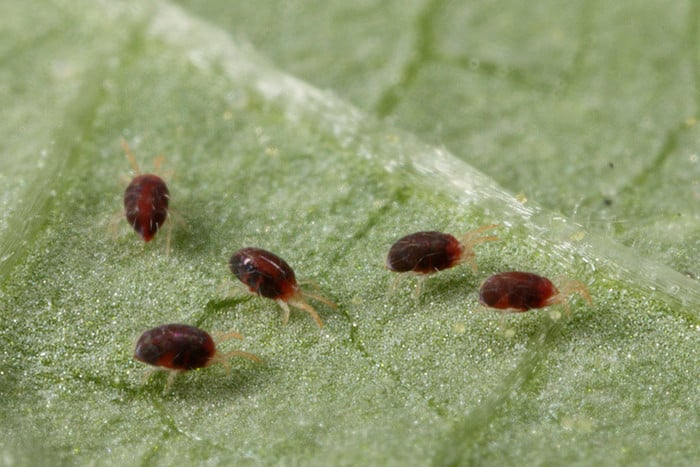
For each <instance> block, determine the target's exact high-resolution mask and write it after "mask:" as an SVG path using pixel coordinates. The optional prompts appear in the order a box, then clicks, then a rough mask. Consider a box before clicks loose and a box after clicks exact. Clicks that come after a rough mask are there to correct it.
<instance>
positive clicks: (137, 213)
mask: <svg viewBox="0 0 700 467" xmlns="http://www.w3.org/2000/svg"><path fill="white" fill-rule="evenodd" d="M169 201H170V193H169V192H168V187H167V186H166V184H165V182H164V181H163V179H162V178H160V177H158V176H157V175H153V174H144V175H137V176H136V177H134V179H133V180H132V181H131V183H129V186H127V187H126V191H125V192H124V212H125V214H126V220H127V222H129V225H131V226H132V227H133V228H134V230H135V231H136V233H138V234H139V235H141V238H143V240H144V241H146V242H148V241H151V240H152V239H153V237H154V236H155V235H156V233H157V232H158V229H160V226H161V225H163V223H164V222H165V220H166V219H167V217H168V202H169Z"/></svg>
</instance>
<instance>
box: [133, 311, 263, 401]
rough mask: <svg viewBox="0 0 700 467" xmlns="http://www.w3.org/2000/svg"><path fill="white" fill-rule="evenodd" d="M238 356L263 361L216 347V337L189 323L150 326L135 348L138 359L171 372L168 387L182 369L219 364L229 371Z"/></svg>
mask: <svg viewBox="0 0 700 467" xmlns="http://www.w3.org/2000/svg"><path fill="white" fill-rule="evenodd" d="M224 337H225V338H232V337H233V338H236V339H242V338H243V337H242V336H241V335H240V334H238V333H235V332H231V333H228V334H225V335H224ZM234 355H237V356H240V357H245V358H248V359H251V360H254V361H259V360H260V359H259V358H258V357H257V356H256V355H253V354H250V353H247V352H241V351H239V350H234V351H232V352H228V353H225V354H222V353H220V352H219V351H218V350H216V345H215V344H214V340H213V339H212V338H211V336H210V335H209V334H208V333H207V332H206V331H203V330H201V329H199V328H196V327H194V326H189V325H187V324H165V325H163V326H158V327H156V328H153V329H149V330H148V331H146V332H144V333H143V334H141V337H140V338H139V340H138V342H137V343H136V349H135V350H134V358H135V359H136V360H139V361H141V362H143V363H147V364H149V365H153V366H156V367H160V368H163V369H166V370H169V371H170V372H171V373H170V376H169V377H168V384H167V386H166V390H167V389H168V388H169V387H170V385H171V384H172V382H173V378H174V377H175V375H176V374H177V373H179V372H181V371H187V370H194V369H197V368H204V367H208V366H210V365H213V364H215V363H221V364H223V365H225V366H226V369H227V370H228V369H229V366H228V365H229V364H228V359H229V358H230V357H232V356H234ZM149 374H150V373H147V376H148V375H149Z"/></svg>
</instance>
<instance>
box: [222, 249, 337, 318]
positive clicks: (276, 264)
mask: <svg viewBox="0 0 700 467" xmlns="http://www.w3.org/2000/svg"><path fill="white" fill-rule="evenodd" d="M228 267H229V269H230V270H231V272H232V273H233V274H234V275H235V276H236V277H237V278H238V279H239V280H240V281H241V282H243V283H244V284H245V285H247V286H248V289H250V291H251V292H252V293H254V294H256V295H260V296H261V297H265V298H271V299H273V300H275V301H276V302H277V303H278V304H279V306H280V307H282V310H283V311H284V314H283V316H282V324H287V321H288V320H289V305H291V306H293V307H295V308H299V309H300V310H303V311H305V312H307V313H308V314H310V315H311V317H312V318H313V319H314V321H316V324H317V325H318V327H319V328H322V327H323V322H322V321H321V318H320V317H319V316H318V313H316V310H315V309H314V308H313V307H312V306H311V305H309V304H308V303H307V302H306V300H304V296H308V297H311V298H314V299H316V300H319V301H321V302H323V303H325V304H326V305H329V306H331V307H335V304H334V303H333V302H330V301H328V300H327V299H325V298H324V297H321V296H318V295H312V294H309V293H308V292H303V291H302V290H301V289H300V288H299V284H297V280H296V277H295V276H294V271H293V270H292V268H291V267H290V266H289V264H287V262H286V261H285V260H283V259H282V258H280V257H279V256H277V255H276V254H274V253H270V252H269V251H267V250H263V249H261V248H242V249H240V250H238V251H237V252H235V253H234V254H233V255H232V256H231V259H230V260H229V262H228Z"/></svg>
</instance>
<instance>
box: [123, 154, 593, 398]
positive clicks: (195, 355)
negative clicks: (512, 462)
mask: <svg viewBox="0 0 700 467" xmlns="http://www.w3.org/2000/svg"><path fill="white" fill-rule="evenodd" d="M122 147H123V149H124V152H125V153H126V155H127V157H128V158H129V160H130V162H131V165H132V167H133V168H134V171H135V173H136V176H135V177H134V178H133V179H132V180H131V182H130V183H129V185H128V186H127V188H126V190H125V192H124V214H125V217H126V220H127V222H128V223H129V225H131V226H132V228H133V229H134V230H135V231H136V233H137V234H138V235H139V236H140V237H141V238H142V239H143V240H144V241H145V242H149V241H151V240H152V239H153V238H154V237H155V235H156V234H157V233H158V231H159V230H160V228H161V227H162V226H163V224H164V223H165V221H166V220H167V219H168V217H169V213H168V208H169V203H170V192H169V191H168V187H167V185H166V183H165V181H163V179H162V178H160V177H159V176H157V175H154V174H141V173H140V171H139V169H138V164H137V163H136V158H135V157H134V155H133V153H132V152H131V150H130V149H129V146H128V145H127V143H126V142H125V141H123V140H122ZM496 227H497V225H495V224H489V225H485V226H482V227H479V228H476V229H474V230H471V231H469V232H467V233H466V234H464V235H462V236H460V237H459V238H458V237H455V236H453V235H451V234H448V233H442V232H436V231H423V232H416V233H412V234H410V235H406V236H404V237H401V238H400V239H398V240H397V241H396V242H395V243H394V244H393V245H392V246H391V248H390V249H389V253H388V255H387V258H386V267H387V268H388V269H389V270H390V271H392V272H396V273H399V276H397V280H398V279H400V278H401V277H403V276H405V275H407V274H410V275H416V276H418V277H419V278H420V282H419V284H418V286H417V288H416V293H417V295H419V294H420V291H421V288H422V284H423V281H424V279H425V278H426V277H428V276H429V275H432V274H435V273H437V272H439V271H442V270H445V269H449V268H453V267H455V266H458V265H460V264H462V263H465V262H466V263H469V264H470V265H471V268H472V270H473V272H475V273H476V272H477V264H476V254H475V253H474V249H473V247H474V246H475V245H477V244H479V243H483V242H492V241H497V240H499V239H498V237H495V236H491V235H482V234H483V233H484V232H486V231H488V230H492V229H494V228H496ZM167 250H168V251H169V250H170V232H168V240H167ZM228 267H229V269H230V271H231V273H233V275H235V276H236V278H237V279H238V280H240V282H242V283H243V284H244V285H245V286H247V288H248V290H249V292H250V293H252V294H255V295H258V296H260V297H264V298H268V299H271V300H274V301H275V302H277V304H278V305H279V306H280V308H281V309H282V313H283V314H282V323H283V324H286V323H287V321H288V320H289V315H290V306H291V307H294V308H297V309H299V310H302V311H304V312H306V313H308V314H309V316H311V318H312V319H313V320H314V322H315V323H316V325H317V326H318V327H319V328H323V321H322V320H321V317H320V316H319V314H318V312H317V311H316V310H315V309H314V307H312V306H311V305H310V304H309V303H308V301H307V298H310V299H314V300H317V301H320V302H323V303H325V304H326V305H328V306H330V307H333V308H335V306H336V305H335V304H334V303H333V302H331V301H329V300H328V299H326V298H324V297H322V296H320V295H315V294H311V293H309V292H306V291H303V290H302V289H301V288H300V287H299V284H298V283H297V279H296V275H295V273H294V270H293V269H292V268H291V266H290V265H289V264H288V263H287V262H286V261H285V260H284V259H282V258H281V257H279V256H277V255H276V254H274V253H272V252H270V251H267V250H263V249H261V248H256V247H247V248H242V249H240V250H238V251H236V252H235V253H233V255H231V257H230V258H229V261H228ZM396 283H397V281H395V282H394V284H393V286H392V290H394V289H395V288H396ZM573 293H578V294H580V295H581V296H582V297H583V298H584V299H585V300H586V301H587V302H588V303H591V297H590V296H589V294H588V290H587V288H586V286H585V285H584V284H583V283H581V282H577V281H572V280H570V281H566V282H564V283H563V284H560V286H559V288H557V287H556V286H555V285H554V283H553V282H552V281H550V280H549V279H547V278H546V277H543V276H540V275H537V274H534V273H532V272H521V271H508V272H500V273H497V274H493V275H491V276H490V277H488V278H487V279H486V280H484V281H483V282H482V284H481V286H480V289H479V303H480V304H481V305H483V306H485V307H490V308H494V309H499V310H507V311H511V312H525V311H528V310H532V309H535V308H543V307H547V306H550V305H558V304H561V305H563V306H564V307H565V309H566V311H567V314H569V313H570V311H569V299H570V296H571V294H573ZM223 338H224V339H222V340H225V339H230V338H237V339H242V336H241V335H240V334H238V333H235V332H230V333H228V334H225V335H224V336H223ZM233 356H240V357H244V358H248V359H250V360H253V361H259V360H260V359H259V357H257V356H256V355H253V354H250V353H247V352H242V351H231V352H228V353H221V352H219V350H217V347H216V344H215V342H214V339H213V338H212V337H211V336H210V335H209V334H208V333H207V332H205V331H203V330H201V329H199V328H196V327H194V326H189V325H186V324H166V325H162V326H158V327H155V328H152V329H149V330H148V331H145V332H144V333H143V334H142V335H141V337H140V338H139V340H138V342H137V344H136V349H135V351H134V358H135V359H136V360H139V361H141V362H143V363H146V364H148V365H152V366H153V367H155V369H158V368H160V369H164V370H166V371H168V372H169V373H170V375H169V377H168V383H167V386H166V390H167V389H168V388H170V386H171V384H172V381H173V379H174V377H175V375H176V374H178V373H180V372H183V371H188V370H194V369H199V368H205V367H208V366H211V365H213V364H223V365H224V366H225V367H226V369H227V370H228V369H229V359H230V358H231V357H233ZM151 371H153V370H151ZM149 374H150V371H149V372H148V373H147V374H146V375H147V376H148V375H149Z"/></svg>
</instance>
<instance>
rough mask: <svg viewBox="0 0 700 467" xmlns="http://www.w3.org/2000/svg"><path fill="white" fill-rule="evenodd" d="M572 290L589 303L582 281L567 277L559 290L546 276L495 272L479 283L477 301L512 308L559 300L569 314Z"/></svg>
mask: <svg viewBox="0 0 700 467" xmlns="http://www.w3.org/2000/svg"><path fill="white" fill-rule="evenodd" d="M573 293H578V294H580V295H581V296H582V297H583V298H584V299H585V300H586V301H587V302H588V303H589V304H591V303H592V301H591V297H590V295H589V294H588V289H587V288H586V286H585V285H584V284H582V283H581V282H577V281H568V282H566V283H565V284H563V285H562V286H561V290H560V289H558V288H557V287H556V286H555V285H554V284H553V283H552V281H550V280H549V279H547V278H546V277H542V276H538V275H537V274H533V273H531V272H520V271H509V272H501V273H498V274H494V275H492V276H491V277H489V278H488V279H486V280H485V281H484V282H483V283H482V284H481V287H480V289H479V303H481V304H482V305H484V306H487V307H491V308H498V309H501V310H511V311H515V312H524V311H528V310H532V309H534V308H544V307H547V306H550V305H556V304H562V305H564V308H565V309H566V312H567V314H570V310H569V304H568V300H569V297H570V296H571V294H573Z"/></svg>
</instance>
